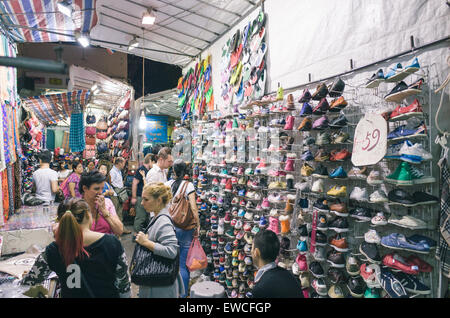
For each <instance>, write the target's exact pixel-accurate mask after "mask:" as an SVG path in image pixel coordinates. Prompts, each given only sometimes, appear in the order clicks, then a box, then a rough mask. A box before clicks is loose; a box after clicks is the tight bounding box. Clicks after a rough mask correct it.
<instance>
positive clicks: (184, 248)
mask: <svg viewBox="0 0 450 318" xmlns="http://www.w3.org/2000/svg"><path fill="white" fill-rule="evenodd" d="M173 172H174V176H175V179H174V180H170V181H167V182H166V183H165V184H166V185H167V186H169V187H170V188H171V189H172V195H173V197H176V196H177V195H178V194H179V193H180V191H182V189H183V188H185V196H186V200H188V202H189V205H190V207H191V210H192V212H193V214H194V218H195V222H196V226H197V228H194V229H192V230H183V229H180V228H178V227H175V231H176V234H177V239H178V244H179V245H180V273H181V277H183V284H184V290H185V293H184V294H183V295H181V296H180V297H182V298H184V297H186V294H187V292H188V288H189V279H190V273H189V270H188V269H187V267H186V258H187V254H188V252H189V248H190V246H191V243H192V239H193V237H194V235H195V236H198V233H199V230H200V222H199V217H198V208H197V203H196V199H195V188H194V185H193V184H192V182H189V181H188V180H183V179H184V176H185V175H186V173H187V165H186V163H185V162H184V161H183V160H181V159H177V160H176V161H175V162H174V164H173ZM185 183H187V184H186V185H185ZM194 232H195V233H194Z"/></svg>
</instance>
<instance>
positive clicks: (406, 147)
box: [399, 142, 433, 164]
mask: <svg viewBox="0 0 450 318" xmlns="http://www.w3.org/2000/svg"><path fill="white" fill-rule="evenodd" d="M399 155H400V159H401V160H403V161H406V162H409V163H413V164H419V163H421V162H422V161H425V160H431V159H433V156H432V155H431V154H430V153H429V152H428V151H426V150H425V149H423V146H422V144H420V143H416V144H414V145H411V144H408V143H406V142H405V143H404V144H403V145H402V148H401V149H400V151H399Z"/></svg>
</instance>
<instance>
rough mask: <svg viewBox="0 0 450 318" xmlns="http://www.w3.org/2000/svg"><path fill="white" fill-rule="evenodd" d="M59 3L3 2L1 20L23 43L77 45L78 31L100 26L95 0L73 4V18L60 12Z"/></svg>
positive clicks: (49, 0)
mask: <svg viewBox="0 0 450 318" xmlns="http://www.w3.org/2000/svg"><path fill="white" fill-rule="evenodd" d="M57 2H58V1H57V0H11V1H1V2H0V11H1V19H2V21H3V23H4V24H5V25H6V26H9V28H10V34H11V36H12V37H13V38H14V39H15V40H16V41H20V42H59V41H65V42H74V41H75V32H76V31H80V32H83V33H87V32H89V31H90V30H91V29H92V28H93V27H94V26H95V25H96V24H97V14H96V12H95V6H96V0H72V1H70V2H71V3H72V6H73V8H74V12H73V14H72V18H70V17H68V16H66V15H64V14H62V13H61V12H59V11H58V8H57V5H56V3H57ZM18 26H21V27H18ZM40 30H49V31H51V33H50V32H43V31H40Z"/></svg>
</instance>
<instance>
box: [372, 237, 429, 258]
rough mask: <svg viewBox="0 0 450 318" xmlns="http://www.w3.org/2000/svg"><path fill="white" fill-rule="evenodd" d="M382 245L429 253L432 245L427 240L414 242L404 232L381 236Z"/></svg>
mask: <svg viewBox="0 0 450 318" xmlns="http://www.w3.org/2000/svg"><path fill="white" fill-rule="evenodd" d="M380 244H381V246H384V247H387V248H391V249H396V250H405V251H410V252H415V253H421V254H428V253H429V252H430V246H429V245H428V244H427V243H425V242H414V241H411V240H409V239H408V238H406V237H405V235H404V234H400V233H391V234H389V235H387V236H384V237H382V238H381V242H380Z"/></svg>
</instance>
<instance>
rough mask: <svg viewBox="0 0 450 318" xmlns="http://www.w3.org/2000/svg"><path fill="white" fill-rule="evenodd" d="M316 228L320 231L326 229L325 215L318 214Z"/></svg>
mask: <svg viewBox="0 0 450 318" xmlns="http://www.w3.org/2000/svg"><path fill="white" fill-rule="evenodd" d="M317 229H318V230H320V231H326V230H328V222H327V217H326V216H325V215H323V214H319V218H318V221H317Z"/></svg>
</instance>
